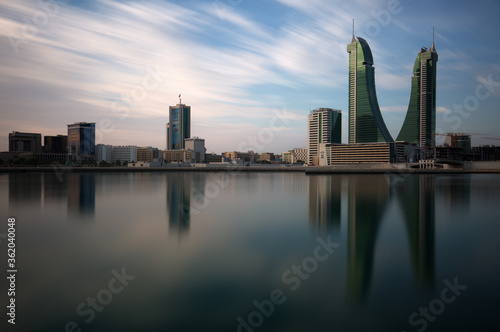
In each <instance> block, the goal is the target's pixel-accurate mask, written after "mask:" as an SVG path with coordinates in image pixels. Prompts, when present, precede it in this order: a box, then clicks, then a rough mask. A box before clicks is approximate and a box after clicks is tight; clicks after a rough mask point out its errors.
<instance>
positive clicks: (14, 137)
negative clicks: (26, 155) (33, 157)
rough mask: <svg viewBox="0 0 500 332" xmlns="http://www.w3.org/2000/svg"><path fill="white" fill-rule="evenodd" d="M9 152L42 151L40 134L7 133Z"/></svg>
mask: <svg viewBox="0 0 500 332" xmlns="http://www.w3.org/2000/svg"><path fill="white" fill-rule="evenodd" d="M9 152H32V153H41V152H42V134H35V133H20V132H17V131H13V132H12V133H9Z"/></svg>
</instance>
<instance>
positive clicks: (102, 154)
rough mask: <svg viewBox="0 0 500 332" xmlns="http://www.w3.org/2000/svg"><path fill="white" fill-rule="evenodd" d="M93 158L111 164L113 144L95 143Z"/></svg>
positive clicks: (98, 161)
mask: <svg viewBox="0 0 500 332" xmlns="http://www.w3.org/2000/svg"><path fill="white" fill-rule="evenodd" d="M95 159H96V162H97V163H100V162H101V161H104V162H107V163H108V164H111V163H112V162H113V146H112V145H104V144H97V145H96V146H95Z"/></svg>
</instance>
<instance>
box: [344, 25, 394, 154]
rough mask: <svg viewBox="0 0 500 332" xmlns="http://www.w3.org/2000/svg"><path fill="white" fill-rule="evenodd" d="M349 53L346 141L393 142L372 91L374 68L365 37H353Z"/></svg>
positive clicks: (352, 142)
mask: <svg viewBox="0 0 500 332" xmlns="http://www.w3.org/2000/svg"><path fill="white" fill-rule="evenodd" d="M347 52H348V53H349V144H355V143H372V142H393V141H394V140H393V138H392V136H391V134H390V133H389V131H388V130H387V127H386V125H385V123H384V119H383V118H382V114H381V113H380V108H379V105H378V100H377V93H376V91H375V67H373V56H372V51H371V50H370V46H368V43H367V42H366V40H364V39H363V38H360V37H355V36H354V34H353V36H352V42H351V43H350V44H349V45H347Z"/></svg>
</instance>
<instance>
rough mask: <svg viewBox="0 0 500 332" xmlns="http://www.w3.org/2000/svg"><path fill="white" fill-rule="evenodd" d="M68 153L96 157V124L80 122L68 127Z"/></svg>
mask: <svg viewBox="0 0 500 332" xmlns="http://www.w3.org/2000/svg"><path fill="white" fill-rule="evenodd" d="M68 153H70V154H73V155H85V156H91V155H95V123H87V122H78V123H74V124H70V125H68Z"/></svg>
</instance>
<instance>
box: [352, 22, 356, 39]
mask: <svg viewBox="0 0 500 332" xmlns="http://www.w3.org/2000/svg"><path fill="white" fill-rule="evenodd" d="M355 41H356V37H354V19H352V42H353V43H354V42H355Z"/></svg>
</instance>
